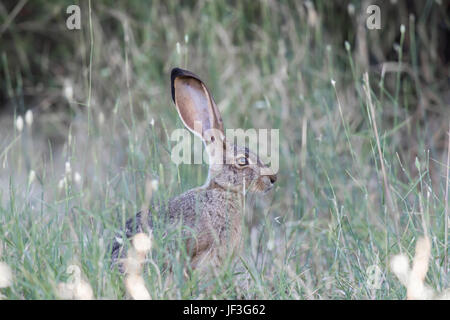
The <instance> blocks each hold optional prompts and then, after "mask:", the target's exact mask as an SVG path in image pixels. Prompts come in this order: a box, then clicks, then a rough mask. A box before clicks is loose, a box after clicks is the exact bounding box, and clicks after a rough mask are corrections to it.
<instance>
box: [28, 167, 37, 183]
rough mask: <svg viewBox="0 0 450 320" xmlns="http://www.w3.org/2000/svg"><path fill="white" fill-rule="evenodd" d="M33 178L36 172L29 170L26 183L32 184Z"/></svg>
mask: <svg viewBox="0 0 450 320" xmlns="http://www.w3.org/2000/svg"><path fill="white" fill-rule="evenodd" d="M35 179H36V172H34V170H30V173H29V174H28V184H32V183H33V181H34V180H35Z"/></svg>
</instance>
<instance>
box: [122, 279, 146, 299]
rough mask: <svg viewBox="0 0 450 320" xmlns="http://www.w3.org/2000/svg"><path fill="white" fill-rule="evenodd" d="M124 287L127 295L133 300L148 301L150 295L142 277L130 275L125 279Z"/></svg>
mask: <svg viewBox="0 0 450 320" xmlns="http://www.w3.org/2000/svg"><path fill="white" fill-rule="evenodd" d="M125 286H126V288H127V291H128V293H129V294H130V296H131V297H132V298H133V299H134V300H150V299H151V297H150V293H149V292H148V290H147V288H146V287H145V282H144V279H143V278H142V276H140V275H138V274H130V275H127V276H126V278H125Z"/></svg>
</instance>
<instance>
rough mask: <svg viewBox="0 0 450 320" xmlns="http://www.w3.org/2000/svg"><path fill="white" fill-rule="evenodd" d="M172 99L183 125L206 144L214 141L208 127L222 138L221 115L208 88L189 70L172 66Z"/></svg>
mask: <svg viewBox="0 0 450 320" xmlns="http://www.w3.org/2000/svg"><path fill="white" fill-rule="evenodd" d="M170 78H171V83H172V99H173V101H174V102H175V105H176V107H177V110H178V114H179V115H180V118H181V120H183V123H184V125H185V126H186V127H187V128H188V129H189V130H191V131H192V132H193V133H194V134H196V135H198V136H200V137H201V138H202V139H203V141H204V142H205V143H206V144H209V143H210V142H213V141H214V138H212V136H211V131H214V130H210V129H216V130H218V132H219V135H220V137H216V138H220V139H221V140H223V139H224V130H223V123H222V117H221V116H220V113H219V109H218V108H217V106H216V104H215V103H214V99H213V98H212V96H211V94H210V92H209V90H208V88H207V87H206V85H205V84H204V83H203V81H202V80H200V78H199V77H198V76H196V75H195V74H193V73H192V72H190V71H187V70H183V69H179V68H174V69H172V73H171V76H170Z"/></svg>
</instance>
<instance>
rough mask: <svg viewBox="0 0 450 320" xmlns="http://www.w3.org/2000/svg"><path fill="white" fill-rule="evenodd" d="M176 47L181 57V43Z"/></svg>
mask: <svg viewBox="0 0 450 320" xmlns="http://www.w3.org/2000/svg"><path fill="white" fill-rule="evenodd" d="M176 47H177V54H178V55H180V54H181V46H180V43H179V42H177V44H176Z"/></svg>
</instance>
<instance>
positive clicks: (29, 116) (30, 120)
mask: <svg viewBox="0 0 450 320" xmlns="http://www.w3.org/2000/svg"><path fill="white" fill-rule="evenodd" d="M25 123H26V124H27V126H29V127H31V125H32V124H33V111H31V110H27V112H25Z"/></svg>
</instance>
